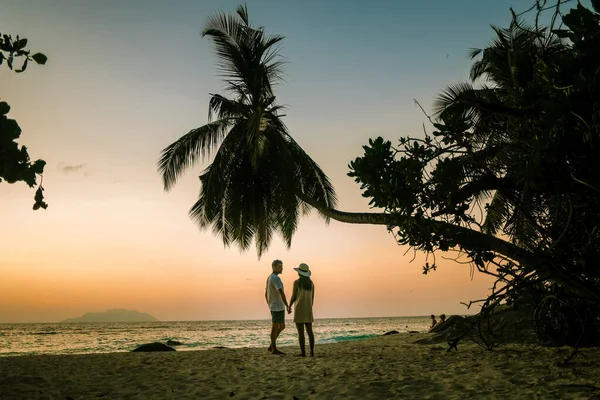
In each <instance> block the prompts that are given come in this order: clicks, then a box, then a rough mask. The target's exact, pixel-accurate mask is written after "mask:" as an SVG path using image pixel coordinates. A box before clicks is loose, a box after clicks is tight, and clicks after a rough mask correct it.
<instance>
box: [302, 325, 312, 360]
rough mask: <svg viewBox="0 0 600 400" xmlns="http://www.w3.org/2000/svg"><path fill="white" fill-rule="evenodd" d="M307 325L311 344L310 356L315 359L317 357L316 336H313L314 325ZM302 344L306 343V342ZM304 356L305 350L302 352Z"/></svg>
mask: <svg viewBox="0 0 600 400" xmlns="http://www.w3.org/2000/svg"><path fill="white" fill-rule="evenodd" d="M305 325H306V333H308V343H309V344H310V356H311V357H314V356H315V335H313V331H312V324H305ZM302 342H303V343H304V340H303V341H302ZM302 354H304V350H303V351H302Z"/></svg>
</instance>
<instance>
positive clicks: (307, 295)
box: [288, 263, 315, 357]
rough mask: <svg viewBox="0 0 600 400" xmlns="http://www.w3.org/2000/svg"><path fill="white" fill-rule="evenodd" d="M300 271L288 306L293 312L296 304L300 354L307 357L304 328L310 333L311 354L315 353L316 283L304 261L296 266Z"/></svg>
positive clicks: (289, 310) (295, 316)
mask: <svg viewBox="0 0 600 400" xmlns="http://www.w3.org/2000/svg"><path fill="white" fill-rule="evenodd" d="M294 269H295V270H296V271H297V272H298V277H299V278H298V280H296V281H295V282H294V291H293V292H292V298H291V300H290V305H289V307H288V313H290V312H292V305H294V303H295V304H296V307H295V308H294V322H295V323H296V328H297V329H298V341H299V342H300V352H301V354H300V356H302V357H306V350H305V343H304V328H306V333H307V334H308V342H309V344H310V356H311V357H314V355H315V336H314V335H313V331H312V323H313V320H314V318H313V302H314V300H315V285H314V284H313V282H312V280H311V279H310V268H308V265H306V264H304V263H302V264H300V265H299V266H298V268H294Z"/></svg>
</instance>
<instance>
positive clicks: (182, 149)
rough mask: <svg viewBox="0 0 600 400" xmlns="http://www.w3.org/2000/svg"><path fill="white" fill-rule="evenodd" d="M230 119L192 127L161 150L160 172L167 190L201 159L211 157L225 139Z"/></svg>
mask: <svg viewBox="0 0 600 400" xmlns="http://www.w3.org/2000/svg"><path fill="white" fill-rule="evenodd" d="M229 124H230V121H229V120H225V119H224V120H218V121H215V122H211V123H208V124H206V125H204V126H202V127H200V128H196V129H192V130H191V131H189V132H188V133H187V134H185V135H183V136H182V137H181V138H179V139H178V140H177V141H175V142H174V143H172V144H171V145H169V146H168V147H167V148H165V149H164V150H163V151H162V152H161V156H160V159H159V161H158V172H159V173H160V174H161V175H162V180H163V186H164V188H165V190H170V189H171V187H172V186H173V185H174V184H175V183H176V182H177V178H179V176H180V175H181V174H183V173H184V172H185V170H186V169H187V168H188V167H190V166H192V165H194V164H195V163H196V162H197V161H198V160H199V159H202V158H204V157H210V154H211V151H212V150H213V149H214V148H215V147H216V146H218V144H219V142H220V141H221V140H222V139H223V137H224V136H225V134H226V132H227V128H228V126H229Z"/></svg>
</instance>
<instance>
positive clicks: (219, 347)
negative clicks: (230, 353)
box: [213, 346, 227, 349]
mask: <svg viewBox="0 0 600 400" xmlns="http://www.w3.org/2000/svg"><path fill="white" fill-rule="evenodd" d="M213 349H227V347H225V346H215V347H213Z"/></svg>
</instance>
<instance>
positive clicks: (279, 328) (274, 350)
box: [269, 322, 285, 354]
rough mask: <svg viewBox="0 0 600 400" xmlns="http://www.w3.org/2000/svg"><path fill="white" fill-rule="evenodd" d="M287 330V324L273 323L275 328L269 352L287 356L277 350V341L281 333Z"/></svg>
mask: <svg viewBox="0 0 600 400" xmlns="http://www.w3.org/2000/svg"><path fill="white" fill-rule="evenodd" d="M284 329H285V322H273V327H272V328H271V346H269V351H270V352H271V353H273V354H285V353H283V352H281V351H279V350H278V349H277V345H276V341H277V338H278V337H279V335H280V334H281V331H283V330H284Z"/></svg>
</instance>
